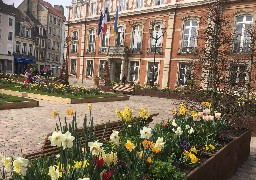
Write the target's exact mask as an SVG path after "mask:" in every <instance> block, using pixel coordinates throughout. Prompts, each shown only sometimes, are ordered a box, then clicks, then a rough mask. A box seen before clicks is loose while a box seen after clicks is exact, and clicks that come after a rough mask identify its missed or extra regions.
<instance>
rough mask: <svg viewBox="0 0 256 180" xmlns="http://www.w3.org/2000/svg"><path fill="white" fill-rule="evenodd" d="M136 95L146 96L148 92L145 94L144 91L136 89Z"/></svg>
mask: <svg viewBox="0 0 256 180" xmlns="http://www.w3.org/2000/svg"><path fill="white" fill-rule="evenodd" d="M134 95H139V96H145V95H146V92H145V90H144V89H135V90H134Z"/></svg>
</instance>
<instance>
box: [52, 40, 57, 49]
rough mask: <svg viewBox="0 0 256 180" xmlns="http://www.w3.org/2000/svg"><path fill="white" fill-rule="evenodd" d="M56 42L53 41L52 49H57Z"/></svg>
mask: <svg viewBox="0 0 256 180" xmlns="http://www.w3.org/2000/svg"><path fill="white" fill-rule="evenodd" d="M55 46H56V43H55V41H52V50H55Z"/></svg>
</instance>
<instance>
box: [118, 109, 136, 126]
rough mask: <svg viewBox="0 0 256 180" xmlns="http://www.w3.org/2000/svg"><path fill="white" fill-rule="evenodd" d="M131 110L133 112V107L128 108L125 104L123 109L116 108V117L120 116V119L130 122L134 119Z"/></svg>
mask: <svg viewBox="0 0 256 180" xmlns="http://www.w3.org/2000/svg"><path fill="white" fill-rule="evenodd" d="M133 112H134V110H133V109H131V110H130V109H129V107H128V106H126V107H125V108H124V111H119V110H118V109H117V110H116V115H117V117H118V118H120V119H122V120H125V121H126V122H130V121H132V120H133V119H134V116H133Z"/></svg>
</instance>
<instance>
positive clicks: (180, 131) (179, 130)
mask: <svg viewBox="0 0 256 180" xmlns="http://www.w3.org/2000/svg"><path fill="white" fill-rule="evenodd" d="M182 133H183V131H182V129H181V127H177V129H176V131H175V134H177V135H178V136H180V135H182Z"/></svg>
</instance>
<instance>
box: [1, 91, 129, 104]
mask: <svg viewBox="0 0 256 180" xmlns="http://www.w3.org/2000/svg"><path fill="white" fill-rule="evenodd" d="M0 93H3V94H8V95H14V96H19V97H25V98H31V99H39V100H47V101H54V102H62V103H67V104H79V103H94V102H112V101H125V100H129V99H130V96H108V97H96V98H62V97H56V96H48V95H42V94H33V93H27V92H19V91H12V90H7V89H0Z"/></svg>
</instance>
